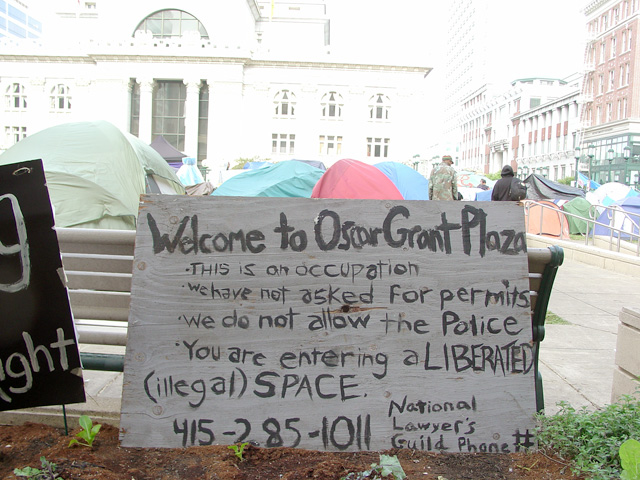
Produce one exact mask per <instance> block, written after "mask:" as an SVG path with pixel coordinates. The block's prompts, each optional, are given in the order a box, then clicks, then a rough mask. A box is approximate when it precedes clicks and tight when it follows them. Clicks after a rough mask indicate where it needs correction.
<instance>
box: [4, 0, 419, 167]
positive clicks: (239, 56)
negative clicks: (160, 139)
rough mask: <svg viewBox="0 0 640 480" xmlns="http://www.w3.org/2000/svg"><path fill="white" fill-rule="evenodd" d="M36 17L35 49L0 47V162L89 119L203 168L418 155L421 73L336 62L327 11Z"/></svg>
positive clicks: (366, 57) (98, 2)
mask: <svg viewBox="0 0 640 480" xmlns="http://www.w3.org/2000/svg"><path fill="white" fill-rule="evenodd" d="M7 1H8V4H12V3H15V2H16V0H7ZM2 3H5V2H4V0H3V1H2ZM17 5H19V6H20V5H27V6H28V5H29V2H26V3H25V2H24V0H23V1H22V2H19V4H17ZM40 5H41V6H40V7H39V9H37V10H35V11H34V9H33V8H32V9H31V11H32V13H34V14H37V15H38V17H39V18H42V25H43V28H42V30H43V34H42V37H41V38H40V39H39V40H35V41H34V40H29V39H20V38H10V37H7V36H5V37H3V38H0V92H2V94H3V96H4V102H3V108H1V109H0V128H2V133H4V135H0V153H1V152H2V151H3V150H5V149H7V148H9V147H11V146H12V145H13V144H14V143H15V142H16V141H18V140H19V139H21V138H23V137H25V136H27V135H29V134H32V133H35V132H37V131H39V130H41V129H44V128H46V127H49V126H51V125H55V124H59V123H64V122H73V121H85V120H97V119H101V120H107V121H110V122H111V123H113V124H115V125H116V126H118V127H119V128H120V129H122V130H123V131H129V132H131V133H133V134H134V135H137V136H139V137H140V138H141V139H142V140H144V141H145V142H146V143H151V141H152V140H153V139H154V138H155V137H156V136H159V135H162V136H164V137H165V138H166V139H167V140H168V141H169V142H170V143H171V144H172V145H173V146H175V147H176V148H177V149H178V150H180V151H182V152H184V153H185V154H187V155H188V156H194V157H196V156H197V158H198V160H199V161H201V162H202V161H203V160H205V159H206V160H207V164H208V165H210V166H214V165H225V164H227V163H228V162H231V163H233V162H234V160H236V159H238V158H254V157H258V158H260V159H271V160H285V159H290V158H300V159H308V160H321V161H323V162H324V163H325V164H326V165H327V166H329V165H331V164H332V163H334V162H335V161H337V160H339V159H341V158H355V159H358V160H362V161H365V162H368V163H377V162H380V161H385V160H394V161H403V162H407V163H411V159H412V158H413V157H414V156H415V155H416V154H419V153H420V149H421V148H422V144H423V142H424V139H423V136H424V132H422V131H421V125H420V121H419V118H420V116H421V115H423V114H424V110H423V108H422V102H423V91H424V88H425V87H424V86H425V77H426V76H427V75H428V74H429V72H430V70H431V69H430V68H429V67H427V66H424V65H419V64H402V65H397V64H394V63H393V62H392V61H389V60H388V59H384V58H378V57H375V56H373V55H370V54H368V52H367V50H366V45H363V46H362V49H361V52H360V53H359V54H358V55H357V56H354V55H349V54H347V53H346V52H345V53H341V49H340V46H339V45H337V46H333V45H331V43H330V38H331V37H330V13H331V12H326V6H325V5H324V3H323V0H316V1H309V0H306V1H305V0H298V1H294V2H287V3H284V2H274V3H273V4H272V3H271V2H260V1H256V0H220V1H218V2H215V3H211V2H201V1H196V0H182V1H181V2H176V3H171V2H167V1H163V2H160V3H158V2H154V1H150V0H144V1H136V2H127V1H124V0H109V1H104V0H94V1H80V2H77V1H75V0H55V1H52V2H45V3H42V4H40ZM272 5H273V7H272ZM0 33H1V32H0Z"/></svg>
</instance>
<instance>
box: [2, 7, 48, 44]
mask: <svg viewBox="0 0 640 480" xmlns="http://www.w3.org/2000/svg"><path fill="white" fill-rule="evenodd" d="M27 3H28V2H27ZM27 3H24V2H20V1H18V0H0V38H2V37H11V38H40V37H41V36H42V23H41V21H40V20H38V18H40V17H39V16H38V14H37V13H35V14H34V13H33V12H32V9H30V8H29V5H28V4H27ZM34 15H35V16H34Z"/></svg>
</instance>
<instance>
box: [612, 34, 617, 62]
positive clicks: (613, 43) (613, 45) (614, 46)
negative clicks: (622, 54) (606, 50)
mask: <svg viewBox="0 0 640 480" xmlns="http://www.w3.org/2000/svg"><path fill="white" fill-rule="evenodd" d="M615 56H616V37H611V58H613V57H615Z"/></svg>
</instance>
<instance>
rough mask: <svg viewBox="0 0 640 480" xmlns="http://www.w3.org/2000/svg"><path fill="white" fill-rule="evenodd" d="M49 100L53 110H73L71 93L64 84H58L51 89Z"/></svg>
mask: <svg viewBox="0 0 640 480" xmlns="http://www.w3.org/2000/svg"><path fill="white" fill-rule="evenodd" d="M49 100H50V106H51V109H52V110H71V92H70V90H69V87H68V86H66V85H65V84H63V83H58V84H57V85H54V86H53V87H52V88H51V95H50V96H49Z"/></svg>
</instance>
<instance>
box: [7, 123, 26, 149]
mask: <svg viewBox="0 0 640 480" xmlns="http://www.w3.org/2000/svg"><path fill="white" fill-rule="evenodd" d="M4 133H5V139H6V145H7V146H13V145H15V144H16V143H18V142H19V141H20V140H22V139H23V138H26V136H27V127H15V126H12V127H4Z"/></svg>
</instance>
